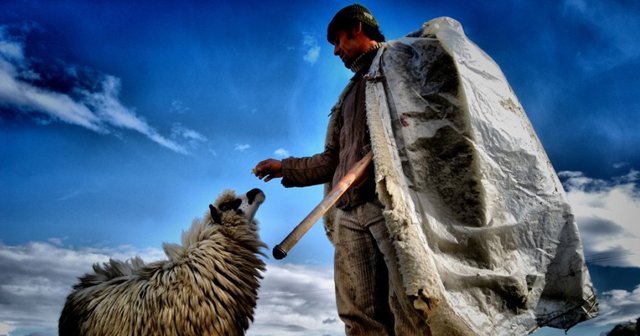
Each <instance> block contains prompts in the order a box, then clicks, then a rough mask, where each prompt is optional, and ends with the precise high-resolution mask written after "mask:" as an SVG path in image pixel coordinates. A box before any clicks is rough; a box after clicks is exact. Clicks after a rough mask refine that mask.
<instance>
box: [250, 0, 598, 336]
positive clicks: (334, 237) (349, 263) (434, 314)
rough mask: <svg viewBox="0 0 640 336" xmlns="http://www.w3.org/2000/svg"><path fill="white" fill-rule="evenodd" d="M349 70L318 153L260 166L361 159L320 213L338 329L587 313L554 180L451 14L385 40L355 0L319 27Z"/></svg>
mask: <svg viewBox="0 0 640 336" xmlns="http://www.w3.org/2000/svg"><path fill="white" fill-rule="evenodd" d="M327 39H328V41H329V43H331V44H332V45H333V47H334V54H335V55H336V56H338V57H339V58H340V59H341V61H342V62H343V63H344V65H345V66H346V67H347V68H348V69H350V70H351V71H353V73H354V76H353V77H352V78H351V80H350V81H349V83H348V84H347V86H346V88H345V89H344V91H343V93H342V94H341V96H340V97H339V99H338V102H337V104H336V105H335V106H334V108H333V109H332V111H331V116H330V119H329V122H328V130H327V136H326V143H325V148H324V151H323V152H321V153H319V154H316V155H313V156H309V157H299V158H294V157H291V158H287V159H285V160H282V161H280V160H275V159H267V160H264V161H261V162H260V163H258V164H257V165H256V167H255V168H254V171H255V172H256V175H257V176H258V178H260V179H264V180H265V181H269V180H271V179H273V178H282V184H283V185H284V186H285V187H304V186H310V185H316V184H322V183H324V184H325V185H326V186H327V188H326V189H327V190H331V188H332V185H333V184H336V183H338V182H339V181H341V180H342V178H343V177H344V176H345V174H346V173H347V172H348V171H349V168H350V167H352V166H353V165H354V164H355V163H357V162H358V161H359V160H361V159H362V158H363V157H365V156H366V155H367V154H368V152H372V153H373V164H372V165H370V166H368V168H367V169H365V170H364V173H363V174H362V175H361V176H360V177H359V178H358V179H357V180H356V181H355V182H353V184H352V185H351V187H350V188H349V189H348V190H347V191H346V192H345V193H344V194H343V195H342V196H341V197H340V199H339V200H338V201H337V203H336V206H335V209H332V210H330V211H328V212H327V214H326V215H325V218H324V225H325V229H326V232H327V235H328V237H329V239H330V241H331V242H332V243H333V246H334V247H335V255H334V276H335V279H334V280H335V287H336V301H337V307H338V314H339V316H340V318H341V319H342V321H343V322H344V324H345V330H346V334H347V335H524V334H528V333H531V332H533V331H535V330H536V329H537V328H539V327H541V326H550V327H556V328H564V329H568V328H570V327H571V326H573V325H575V324H577V323H579V322H581V321H584V320H586V319H589V318H592V317H594V316H595V315H596V313H597V308H596V299H595V294H594V289H593V286H592V285H591V280H590V277H589V273H588V270H587V268H586V266H585V262H584V255H583V251H582V243H581V240H580V236H579V233H578V230H577V225H576V222H575V219H574V216H573V213H572V211H571V209H570V207H569V205H568V203H567V200H566V196H565V194H564V191H563V189H562V185H561V183H560V181H559V179H558V177H557V174H556V173H555V171H554V169H553V167H552V165H551V163H550V161H549V159H548V157H547V155H546V153H545V151H544V149H543V148H542V145H541V143H540V141H539V140H538V138H537V136H536V134H535V132H534V130H533V128H532V126H531V124H530V122H529V119H528V118H527V116H526V114H525V112H524V110H523V108H522V106H521V105H520V103H519V101H518V99H517V97H516V96H515V94H514V93H513V91H512V90H511V88H510V86H509V84H508V82H507V80H506V78H505V77H504V75H503V73H502V71H501V70H500V68H499V67H498V65H497V64H496V63H495V62H494V61H493V60H492V59H491V58H490V57H489V56H488V55H486V54H485V53H484V52H483V51H482V50H480V48H478V46H476V45H475V44H474V43H473V42H471V41H470V40H469V39H468V38H467V37H466V36H465V34H464V31H463V29H462V26H461V25H460V23H459V22H457V21H455V20H453V19H451V18H447V17H443V18H437V19H433V20H431V21H429V22H427V23H425V24H423V26H422V27H421V28H420V29H419V30H417V31H415V32H413V33H410V34H408V35H407V36H405V37H403V38H400V39H398V40H394V41H389V42H386V41H385V37H384V35H383V34H382V32H381V30H380V26H379V24H378V21H377V20H376V19H375V17H374V16H373V15H372V13H371V12H370V11H369V10H368V9H367V8H366V7H364V6H362V5H359V4H353V5H350V6H347V7H345V8H343V9H341V10H340V11H338V12H337V13H336V14H335V16H334V17H333V19H332V20H331V21H330V23H329V25H328V28H327Z"/></svg>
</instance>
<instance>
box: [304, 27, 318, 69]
mask: <svg viewBox="0 0 640 336" xmlns="http://www.w3.org/2000/svg"><path fill="white" fill-rule="evenodd" d="M302 46H303V48H304V50H306V53H305V54H304V56H303V57H302V59H304V61H305V62H307V63H309V64H315V63H316V62H317V61H318V57H320V45H319V44H318V39H316V38H315V36H313V35H310V34H307V33H305V34H304V38H303V40H302Z"/></svg>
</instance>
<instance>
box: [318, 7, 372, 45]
mask: <svg viewBox="0 0 640 336" xmlns="http://www.w3.org/2000/svg"><path fill="white" fill-rule="evenodd" d="M354 20H356V21H360V22H362V23H364V24H367V25H369V26H371V27H373V28H379V26H378V21H376V18H374V17H373V15H372V14H371V12H370V11H369V10H368V9H367V8H366V7H365V6H362V5H360V4H357V3H356V4H353V5H349V6H347V7H345V8H343V9H341V10H339V11H338V12H337V13H336V15H335V16H334V17H333V19H331V22H329V27H327V40H328V41H329V43H332V44H333V42H335V39H336V35H338V31H340V30H341V29H344V27H345V26H346V25H347V24H349V23H350V22H352V21H354Z"/></svg>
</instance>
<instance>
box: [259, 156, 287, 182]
mask: <svg viewBox="0 0 640 336" xmlns="http://www.w3.org/2000/svg"><path fill="white" fill-rule="evenodd" d="M253 174H255V175H256V176H257V177H258V178H259V179H261V180H262V179H263V178H264V181H265V182H269V181H271V179H273V178H279V177H282V162H281V161H279V160H275V159H266V160H264V161H260V163H258V164H257V165H256V167H255V168H253Z"/></svg>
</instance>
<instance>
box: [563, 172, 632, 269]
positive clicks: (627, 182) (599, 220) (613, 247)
mask: <svg viewBox="0 0 640 336" xmlns="http://www.w3.org/2000/svg"><path fill="white" fill-rule="evenodd" d="M559 175H560V176H561V177H562V178H564V179H565V182H564V186H565V189H566V190H567V197H568V199H569V203H570V204H571V206H572V208H573V211H574V213H575V215H576V220H577V222H578V226H579V228H580V233H581V235H582V238H583V245H584V251H585V256H586V258H587V261H590V262H593V263H596V264H600V265H605V266H607V265H608V266H622V267H624V266H626V267H629V266H632V267H640V255H639V254H638V248H637V247H638V246H639V245H640V225H638V224H637V221H638V218H640V192H639V190H638V187H637V186H636V184H637V182H638V181H639V180H640V179H639V177H638V175H639V172H638V171H634V170H632V171H631V172H630V173H629V174H627V175H624V176H620V177H617V178H614V179H612V181H605V180H600V179H593V178H589V177H587V176H584V174H582V173H580V172H561V173H560V174H559Z"/></svg>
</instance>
